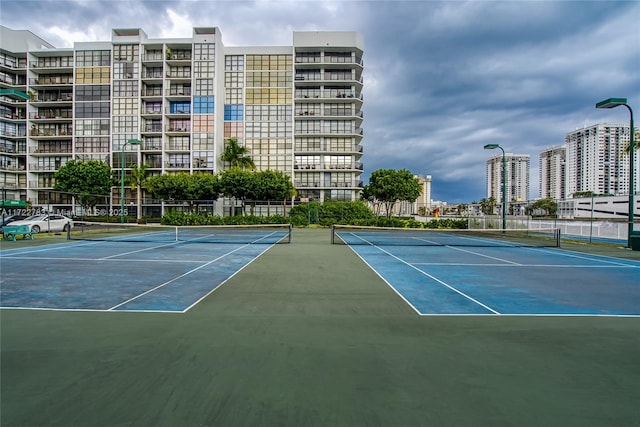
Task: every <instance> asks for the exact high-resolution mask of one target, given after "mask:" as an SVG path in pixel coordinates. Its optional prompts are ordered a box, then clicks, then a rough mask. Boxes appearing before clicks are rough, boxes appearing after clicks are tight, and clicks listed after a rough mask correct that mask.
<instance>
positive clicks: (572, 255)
mask: <svg viewBox="0 0 640 427" xmlns="http://www.w3.org/2000/svg"><path fill="white" fill-rule="evenodd" d="M527 249H531V250H537V251H538V252H546V253H553V254H559V255H561V256H566V257H569V258H578V259H586V260H589V261H601V262H607V263H610V264H614V265H618V266H628V265H629V264H625V263H622V262H620V259H619V258H613V257H608V256H606V255H596V254H593V255H592V256H591V257H589V256H585V255H578V254H579V253H580V252H574V251H567V250H565V249H546V250H545V248H527ZM552 251H553V252H552ZM601 258H605V259H601ZM609 259H610V260H617V261H608V260H609ZM628 261H631V262H634V261H633V260H628ZM636 262H637V261H636Z"/></svg>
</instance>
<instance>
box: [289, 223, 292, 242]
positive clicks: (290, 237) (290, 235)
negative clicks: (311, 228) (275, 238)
mask: <svg viewBox="0 0 640 427" xmlns="http://www.w3.org/2000/svg"><path fill="white" fill-rule="evenodd" d="M292 242H293V224H289V243H292Z"/></svg>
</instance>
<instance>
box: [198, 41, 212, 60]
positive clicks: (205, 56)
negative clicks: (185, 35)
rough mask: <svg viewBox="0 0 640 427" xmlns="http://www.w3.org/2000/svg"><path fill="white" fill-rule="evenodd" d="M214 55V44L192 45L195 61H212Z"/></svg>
mask: <svg viewBox="0 0 640 427" xmlns="http://www.w3.org/2000/svg"><path fill="white" fill-rule="evenodd" d="M215 53H216V45H215V44H214V43H194V45H193V58H194V59H195V60H196V61H213V60H214V58H215Z"/></svg>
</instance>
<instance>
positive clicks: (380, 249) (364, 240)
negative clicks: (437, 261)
mask: <svg viewBox="0 0 640 427" xmlns="http://www.w3.org/2000/svg"><path fill="white" fill-rule="evenodd" d="M355 237H357V238H359V239H361V240H362V241H363V242H366V243H368V244H369V245H371V246H373V247H375V248H376V249H378V250H379V251H381V252H384V253H386V254H387V255H389V256H390V257H392V258H395V259H397V260H398V261H400V262H401V263H403V264H405V265H407V266H409V267H411V268H413V269H414V270H416V271H418V272H419V273H420V274H423V275H425V276H427V277H429V278H430V279H432V280H435V281H436V282H438V283H440V284H441V285H443V286H445V287H447V288H449V289H451V290H452V291H454V292H455V293H457V294H459V295H461V296H463V297H464V298H467V299H468V300H469V301H472V302H474V303H476V304H478V305H479V306H480V307H483V308H484V309H486V310H489V311H490V312H492V313H494V314H500V313H499V312H498V311H496V310H494V309H493V308H491V307H489V306H488V305H486V304H483V303H481V302H480V301H478V300H477V299H475V298H473V297H472V296H470V295H467V294H465V293H464V292H462V291H460V290H459V289H456V288H454V287H453V286H451V285H449V284H448V283H445V282H444V281H442V280H440V279H438V278H437V277H435V276H433V275H431V274H429V273H427V272H425V271H422V270H420V269H419V268H416V267H415V266H413V265H412V264H410V263H408V262H406V261H405V260H403V259H402V258H399V257H397V256H395V255H394V254H392V253H391V252H389V251H386V250H384V249H382V248H381V247H380V246H377V245H374V244H373V243H371V242H369V241H367V240H366V239H363V238H361V237H359V236H355ZM350 247H351V246H350ZM351 249H352V250H353V248H351ZM354 252H355V250H354ZM356 253H357V252H356ZM374 271H376V270H375V269H374Z"/></svg>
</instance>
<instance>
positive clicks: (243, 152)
mask: <svg viewBox="0 0 640 427" xmlns="http://www.w3.org/2000/svg"><path fill="white" fill-rule="evenodd" d="M248 153H249V150H248V149H247V147H243V146H241V145H240V144H238V139H237V138H229V139H227V145H226V146H225V147H224V151H223V152H222V155H221V156H220V160H222V161H223V162H229V163H231V167H239V168H240V169H242V170H244V169H251V170H255V168H256V165H255V163H254V162H253V159H252V158H251V157H250V156H248V155H247V154H248Z"/></svg>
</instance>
